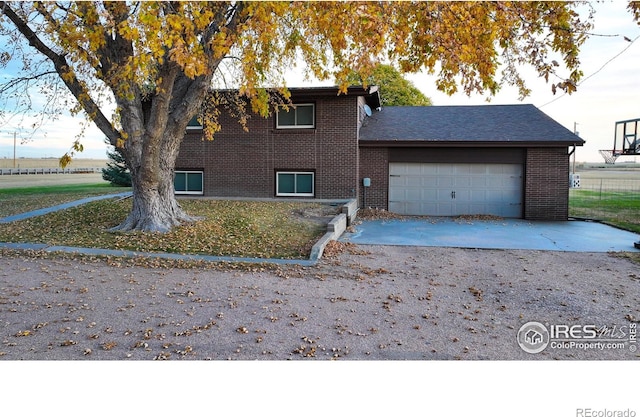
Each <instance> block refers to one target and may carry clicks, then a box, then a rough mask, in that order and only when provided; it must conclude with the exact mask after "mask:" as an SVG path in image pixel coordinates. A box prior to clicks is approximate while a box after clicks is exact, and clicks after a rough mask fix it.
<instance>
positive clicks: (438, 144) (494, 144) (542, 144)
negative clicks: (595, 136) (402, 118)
mask: <svg viewBox="0 0 640 417" xmlns="http://www.w3.org/2000/svg"><path fill="white" fill-rule="evenodd" d="M584 143H585V141H584V140H580V141H473V142H470V141H444V140H441V141H424V140H423V141H420V140H399V139H398V140H366V139H360V140H359V141H358V144H359V146H362V147H398V148H407V147H413V148H443V147H447V148H450V147H461V148H473V147H476V148H524V147H526V148H549V147H553V148H564V147H569V146H582V145H584Z"/></svg>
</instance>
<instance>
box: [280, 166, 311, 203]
mask: <svg viewBox="0 0 640 417" xmlns="http://www.w3.org/2000/svg"><path fill="white" fill-rule="evenodd" d="M280 174H294V175H295V178H296V179H295V183H294V190H295V189H297V188H298V187H297V181H298V180H297V176H298V175H300V174H302V175H311V192H310V193H296V192H293V193H281V192H279V190H280ZM315 195H316V173H315V172H313V171H276V196H277V197H315Z"/></svg>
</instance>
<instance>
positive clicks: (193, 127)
mask: <svg viewBox="0 0 640 417" xmlns="http://www.w3.org/2000/svg"><path fill="white" fill-rule="evenodd" d="M193 121H195V122H196V123H198V124H197V125H191V126H189V125H188V124H187V130H202V129H203V126H202V125H201V124H200V122H198V116H196V117H194V118H193V119H191V120H189V123H191V122H193Z"/></svg>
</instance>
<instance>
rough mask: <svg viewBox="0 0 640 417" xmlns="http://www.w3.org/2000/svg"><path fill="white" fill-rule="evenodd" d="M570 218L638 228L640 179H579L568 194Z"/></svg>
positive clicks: (639, 217)
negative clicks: (636, 226) (612, 222)
mask: <svg viewBox="0 0 640 417" xmlns="http://www.w3.org/2000/svg"><path fill="white" fill-rule="evenodd" d="M569 214H570V215H571V216H572V217H577V218H586V219H594V220H602V221H614V222H615V223H619V224H621V225H624V224H631V225H640V179H618V178H584V177H583V178H580V180H579V184H578V187H574V188H570V190H569Z"/></svg>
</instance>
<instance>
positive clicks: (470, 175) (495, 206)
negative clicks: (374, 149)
mask: <svg viewBox="0 0 640 417" xmlns="http://www.w3.org/2000/svg"><path fill="white" fill-rule="evenodd" d="M522 182H523V181H522V165H520V164H450V163H399V162H392V163H390V164H389V211H391V212H394V213H400V214H410V215H428V216H459V215H465V214H466V215H473V214H489V215H495V216H501V217H522V196H523V192H522V187H523V185H522Z"/></svg>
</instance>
